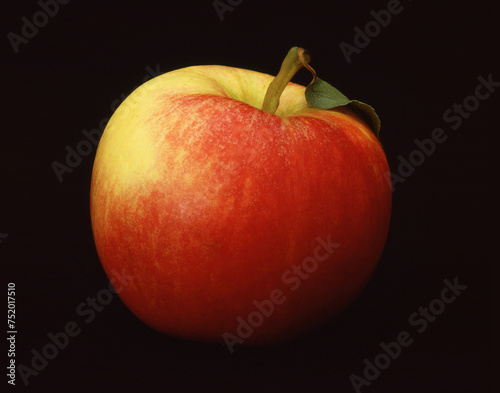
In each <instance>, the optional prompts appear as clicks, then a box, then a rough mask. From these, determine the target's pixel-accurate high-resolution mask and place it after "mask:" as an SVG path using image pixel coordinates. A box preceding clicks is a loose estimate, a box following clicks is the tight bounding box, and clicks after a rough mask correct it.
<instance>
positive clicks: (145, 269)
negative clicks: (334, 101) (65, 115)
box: [91, 66, 392, 344]
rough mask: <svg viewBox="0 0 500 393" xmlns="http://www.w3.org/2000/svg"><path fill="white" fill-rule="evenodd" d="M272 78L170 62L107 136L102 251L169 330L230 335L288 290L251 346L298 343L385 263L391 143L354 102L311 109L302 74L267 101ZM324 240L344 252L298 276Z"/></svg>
mask: <svg viewBox="0 0 500 393" xmlns="http://www.w3.org/2000/svg"><path fill="white" fill-rule="evenodd" d="M272 79H273V77H272V76H270V75H267V74H262V73H258V72H254V71H249V70H244V69H238V68H232V67H224V66H193V67H187V68H183V69H180V70H176V71H172V72H169V73H166V74H163V75H160V76H158V77H156V78H154V79H152V80H150V81H148V82H146V83H145V84H144V85H142V86H140V87H139V88H138V89H136V90H135V91H134V92H133V93H132V94H131V95H130V96H129V97H127V99H126V100H125V101H124V102H123V103H122V104H121V105H120V107H119V108H118V109H117V110H116V112H115V113H114V114H113V116H112V117H111V119H110V121H109V123H108V125H107V127H106V129H105V131H104V133H103V136H102V138H101V141H100V143H99V147H98V150H97V153H96V158H95V163H94V168H93V174H92V184H91V220H92V228H93V234H94V239H95V244H96V248H97V252H98V255H99V258H100V260H101V263H102V265H103V267H104V270H105V271H106V273H107V275H108V277H109V278H110V280H111V282H112V283H113V282H114V280H113V279H116V277H115V275H116V273H117V272H118V273H120V272H121V273H124V274H127V275H129V276H131V277H133V279H131V280H130V282H129V283H128V285H126V286H123V287H122V288H120V291H119V296H120V298H121V299H122V300H123V302H124V303H125V304H126V306H127V307H128V308H129V309H130V310H131V311H132V312H133V313H134V314H135V315H136V316H137V317H138V318H139V319H141V320H142V321H143V322H144V323H146V324H147V325H149V326H151V327H152V328H154V329H156V330H157V331H160V332H163V333H166V334H169V335H173V336H177V337H183V338H187V339H194V340H201V341H210V342H224V340H223V334H224V333H226V332H229V333H231V334H233V335H237V333H236V329H237V327H238V320H237V318H238V317H241V318H242V319H243V320H245V321H246V320H247V317H248V316H249V315H250V313H252V312H253V311H255V310H256V306H255V304H254V302H255V301H258V302H260V301H264V300H266V299H269V298H270V294H271V293H272V292H273V291H275V290H280V291H282V293H283V298H285V299H286V300H285V301H283V302H282V303H281V304H279V305H276V306H275V307H274V312H273V313H272V315H270V316H269V317H265V318H264V319H265V320H264V321H263V323H261V325H260V326H258V327H255V328H254V331H253V333H252V334H251V335H250V336H249V337H246V338H245V339H244V340H242V341H244V344H261V343H270V342H276V341H280V340H283V339H287V338H289V337H293V336H295V335H297V334H300V333H301V332H303V331H304V330H307V329H309V328H311V327H313V326H315V325H317V324H318V323H320V322H321V321H323V320H324V319H326V318H329V317H331V316H333V315H336V314H338V313H339V312H340V311H342V310H343V309H344V308H345V307H346V306H348V305H349V304H350V303H351V302H352V301H353V299H355V298H356V296H357V295H358V294H359V293H360V291H361V290H362V289H363V287H364V286H365V285H366V283H367V282H368V280H369V279H370V277H371V275H372V273H373V271H374V269H375V268H376V265H377V263H378V261H379V259H380V256H381V254H382V251H383V248H384V244H385V241H386V236H387V232H388V228H389V221H390V215H391V199H392V192H391V187H390V182H389V181H388V180H387V179H386V178H385V177H384V174H385V173H389V168H388V164H387V160H386V157H385V154H384V151H383V149H382V146H381V144H380V143H379V141H378V139H377V137H376V136H375V135H374V133H373V132H372V131H371V130H370V128H369V127H368V126H367V125H366V124H365V123H364V122H363V121H362V120H361V119H360V118H359V117H357V116H356V115H355V114H354V113H353V112H351V111H349V110H348V109H345V108H342V109H334V110H320V109H314V108H311V107H309V106H308V104H307V103H306V101H305V97H304V90H305V87H303V86H300V85H297V84H294V83H289V84H288V85H287V87H286V89H285V91H284V92H283V94H282V96H281V100H280V106H279V108H278V110H277V112H276V113H275V114H270V113H268V112H265V111H263V110H261V109H259V108H260V107H261V105H262V99H263V97H264V95H265V92H266V89H267V87H268V85H269V83H270V82H271V80H272ZM318 238H321V239H323V240H325V241H326V240H330V241H331V242H335V243H337V244H339V247H338V248H336V249H335V250H334V251H333V253H331V255H330V256H329V258H328V259H326V260H324V261H321V262H319V263H318V265H317V269H316V270H315V271H313V272H311V273H306V272H304V271H303V270H302V271H300V274H299V271H298V270H296V269H297V266H298V267H300V266H301V264H302V261H303V260H304V259H305V258H308V257H312V256H313V255H314V252H315V249H316V248H317V246H318V240H317V239H318ZM294 267H295V270H293V272H296V273H293V274H290V271H291V269H293V268H294ZM287 271H288V274H286V277H285V276H284V275H285V272H287ZM292 280H293V282H292ZM297 285H298V286H297Z"/></svg>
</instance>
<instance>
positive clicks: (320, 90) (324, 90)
mask: <svg viewBox="0 0 500 393" xmlns="http://www.w3.org/2000/svg"><path fill="white" fill-rule="evenodd" d="M306 101H307V103H308V104H309V105H310V106H312V107H313V108H318V109H332V108H337V107H339V106H347V107H348V108H349V109H351V110H352V111H353V112H355V113H356V114H357V115H358V116H360V117H361V118H362V119H363V120H364V121H365V122H366V124H368V126H370V128H371V129H372V130H373V132H374V134H375V135H376V136H377V138H378V137H379V134H380V119H379V117H378V116H377V113H376V112H375V109H373V107H371V106H370V105H368V104H365V103H364V102H361V101H358V100H350V99H349V98H347V97H346V96H345V95H343V94H342V93H341V92H340V91H338V90H337V89H336V88H335V87H333V86H332V85H330V84H329V83H328V82H325V81H324V80H322V79H320V78H316V81H315V82H314V83H313V84H311V85H309V86H307V88H306Z"/></svg>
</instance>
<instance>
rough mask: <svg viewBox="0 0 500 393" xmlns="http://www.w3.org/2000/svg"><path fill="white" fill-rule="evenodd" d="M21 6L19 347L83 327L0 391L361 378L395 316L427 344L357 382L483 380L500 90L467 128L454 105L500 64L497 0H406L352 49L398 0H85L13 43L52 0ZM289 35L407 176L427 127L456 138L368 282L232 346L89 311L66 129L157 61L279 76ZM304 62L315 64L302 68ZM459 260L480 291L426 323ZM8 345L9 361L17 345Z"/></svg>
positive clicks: (16, 258)
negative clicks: (419, 326)
mask: <svg viewBox="0 0 500 393" xmlns="http://www.w3.org/2000/svg"><path fill="white" fill-rule="evenodd" d="M9 3H11V4H10V6H9V9H8V10H6V9H4V10H3V11H2V24H1V28H2V30H1V35H2V43H1V48H0V51H1V59H2V61H1V67H2V69H1V75H2V86H1V91H2V101H3V102H2V105H1V109H0V113H1V119H2V123H1V124H2V127H1V128H2V129H1V137H0V140H1V142H0V148H1V170H0V171H1V174H0V176H1V199H0V203H1V204H0V211H1V220H0V233H2V234H8V236H5V235H4V236H3V237H2V238H0V241H1V243H0V258H1V266H2V286H3V287H4V288H5V290H6V287H7V285H6V284H7V282H15V283H16V289H17V314H16V316H17V319H16V321H17V329H18V334H17V342H16V361H17V364H18V365H19V364H24V365H26V366H28V367H30V363H31V358H32V356H33V354H32V352H31V351H32V349H37V350H39V351H41V349H42V348H43V347H44V345H46V344H47V343H48V342H49V339H48V337H47V335H48V333H49V332H52V333H56V332H59V331H61V330H63V328H64V326H65V324H66V323H67V322H68V321H75V322H77V323H78V326H79V327H80V328H81V333H80V334H79V335H78V336H77V337H74V338H71V340H70V342H69V345H68V346H67V348H65V349H64V350H61V351H60V353H59V354H58V356H57V357H56V358H55V359H53V360H50V361H49V364H48V366H47V367H46V368H45V369H43V370H42V371H41V372H40V373H39V375H37V376H33V377H31V378H30V379H29V386H28V387H25V386H24V385H23V382H22V379H21V378H20V376H19V375H18V376H17V379H16V384H17V385H16V387H15V388H12V387H11V386H10V385H8V384H7V377H6V376H5V377H3V378H4V380H3V381H1V383H2V384H3V385H4V387H2V391H10V390H13V391H17V390H19V391H24V390H27V391H29V390H30V391H32V392H70V391H71V392H77V391H95V392H100V391H123V392H129V391H130V392H136V391H143V390H144V391H150V392H160V391H161V392H179V393H181V392H202V391H210V392H212V391H213V392H226V391H231V392H354V388H353V386H352V384H351V382H350V380H349V377H350V376H351V374H356V375H358V376H361V377H362V376H363V368H364V363H363V361H364V359H365V358H368V359H369V360H371V361H373V359H374V358H375V356H376V355H377V354H378V353H380V352H381V349H380V347H379V344H380V343H381V342H389V341H393V340H394V339H395V338H396V336H397V335H398V333H400V332H401V331H408V332H410V333H411V336H412V338H413V339H414V342H413V343H412V345H410V346H409V347H407V348H404V349H403V351H402V353H401V355H400V356H399V357H398V358H397V359H396V360H394V361H392V363H391V365H390V366H389V367H388V368H387V369H386V370H383V371H382V372H381V375H380V376H379V377H378V378H377V379H376V380H374V381H373V382H372V383H371V385H370V386H367V387H362V388H361V391H363V392H399V393H403V392H405V393H406V392H423V391H425V392H472V391H474V392H485V391H489V390H488V385H489V378H490V375H491V371H490V361H489V357H490V349H489V346H490V338H491V331H490V299H489V298H490V288H491V286H492V283H493V279H492V278H490V277H492V275H491V272H490V267H491V259H490V252H489V251H491V249H490V248H489V247H490V246H489V245H490V244H491V242H490V240H492V239H493V236H490V235H488V233H490V234H491V232H490V229H489V226H488V223H489V222H491V221H495V219H494V216H493V212H492V211H491V210H490V209H491V205H492V197H491V194H492V186H491V185H492V183H493V181H494V180H496V179H497V175H496V174H494V173H493V168H494V165H496V162H495V159H494V155H493V153H492V152H493V150H489V149H488V147H492V145H493V142H492V139H493V137H494V135H495V134H497V132H498V130H497V128H498V126H497V125H496V124H497V123H496V122H495V121H494V119H493V114H494V109H495V108H496V107H498V104H499V100H498V98H499V97H500V92H499V91H497V92H495V93H493V94H492V95H491V96H490V97H489V98H488V99H486V100H484V101H481V102H480V106H479V108H478V109H477V110H475V111H473V112H472V113H470V117H469V118H468V119H465V120H464V121H463V124H462V125H461V126H460V127H458V128H457V129H456V130H452V128H451V123H446V122H445V121H444V120H443V113H444V112H445V111H446V110H447V109H449V108H452V107H453V104H454V103H462V102H463V100H464V99H465V98H466V97H467V96H469V95H471V94H474V91H475V88H476V86H477V84H478V80H477V78H478V77H479V76H480V75H482V76H484V77H485V78H487V76H488V75H489V74H493V80H498V81H500V69H499V67H498V63H497V64H494V61H495V60H494V59H495V55H496V52H498V42H497V41H498V37H497V36H498V29H497V28H495V27H494V24H495V23H497V21H496V19H495V17H493V15H494V14H495V13H494V12H493V9H492V6H488V5H486V4H487V2H479V1H478V2H474V3H473V2H470V1H457V0H454V1H410V0H402V1H401V4H402V6H403V11H402V12H401V13H400V14H398V15H393V17H392V20H391V22H390V24H389V25H388V26H387V27H385V28H383V29H382V31H381V33H380V34H379V35H378V36H376V37H374V38H372V40H371V42H370V44H369V45H368V46H367V47H366V48H364V49H362V50H361V53H359V54H354V55H353V56H352V62H351V63H350V64H348V63H347V61H346V59H345V57H344V55H343V54H342V51H341V50H340V48H339V44H340V43H341V42H343V41H344V42H346V43H349V44H353V38H354V34H355V32H354V27H356V26H359V27H360V28H363V27H364V26H365V24H366V23H367V22H368V21H370V20H372V16H371V15H370V10H377V11H378V10H381V9H384V8H386V7H387V2H386V1H373V2H363V3H362V2H349V1H347V0H341V1H335V2H320V1H308V2H305V3H304V4H300V2H290V1H273V2H253V1H250V0H244V1H243V2H241V3H240V4H239V5H237V6H236V7H234V10H233V11H231V12H226V13H224V15H223V16H224V20H223V21H221V20H220V19H219V16H218V15H217V12H216V11H215V9H214V6H213V4H212V1H210V0H207V1H199V2H194V1H186V2H180V1H177V2H166V1H165V2H160V1H130V2H111V1H110V2H104V1H85V2H84V1H78V0H73V1H71V2H69V4H67V5H61V6H60V9H59V12H58V14H57V15H55V16H54V17H53V18H50V20H49V21H48V23H47V24H46V26H44V27H41V28H40V29H39V32H38V34H36V36H35V37H33V38H31V39H30V40H29V42H28V43H27V44H21V45H20V46H19V53H18V54H16V53H15V52H14V50H13V48H12V46H11V44H10V43H9V40H8V38H7V34H8V33H9V32H14V33H16V34H21V27H22V24H23V22H22V20H21V18H22V17H23V16H26V17H27V18H28V19H29V20H32V17H33V15H34V14H35V13H36V12H37V11H39V10H40V6H39V5H38V4H37V3H36V2H35V1H18V2H15V3H14V2H9ZM492 3H493V2H490V4H492ZM3 7H5V5H3ZM294 45H299V46H302V47H304V48H306V49H308V50H309V51H310V52H311V54H312V56H313V63H312V65H313V66H314V67H315V69H316V71H317V72H318V75H319V76H320V77H321V78H322V79H324V80H327V81H328V82H330V83H331V84H333V85H335V86H336V87H337V88H339V89H340V90H341V91H342V92H343V93H345V94H346V95H347V96H348V97H350V98H357V99H360V100H362V101H365V102H368V103H370V104H371V105H373V106H374V107H375V108H376V109H377V112H378V114H379V116H380V117H381V119H382V124H383V125H382V132H381V142H382V144H383V146H384V149H385V151H386V155H387V158H388V161H389V164H390V167H391V170H392V172H393V173H398V165H399V160H398V157H399V156H400V155H401V156H402V157H404V158H408V157H409V155H410V153H411V152H412V151H413V150H415V148H416V146H415V144H414V139H415V138H419V139H420V140H421V139H423V138H428V137H430V135H431V133H432V130H433V129H435V128H436V127H441V128H443V130H445V132H446V134H447V135H448V139H447V140H446V141H445V142H444V143H443V144H440V145H438V146H437V147H436V151H435V152H434V153H433V154H432V155H430V156H429V157H427V158H426V160H425V162H424V163H423V164H422V165H420V166H418V167H417V168H416V169H415V171H414V173H413V174H412V175H411V176H409V177H408V178H407V179H406V180H405V181H404V183H397V184H396V186H395V192H394V194H393V216H392V222H391V228H390V233H389V237H388V240H387V245H386V248H385V251H384V254H383V256H382V259H381V261H380V264H379V267H378V269H377V271H376V273H375V275H374V277H373V279H372V280H371V282H370V283H369V285H368V286H367V288H366V289H365V291H364V292H363V293H362V295H361V296H360V297H359V298H358V299H357V300H356V302H355V303H354V304H353V305H352V307H350V308H349V309H348V310H347V311H346V312H344V313H343V314H342V315H341V316H340V317H338V318H337V319H335V320H332V321H330V322H328V323H326V324H324V325H323V326H321V327H320V328H318V329H316V330H314V331H312V332H311V333H309V334H307V335H304V336H302V337H300V338H298V339H296V340H294V341H291V342H288V343H286V344H281V345H277V346H271V347H265V348H238V349H237V350H236V352H235V353H234V354H232V355H231V354H230V353H229V352H228V351H227V349H226V348H225V347H223V346H219V345H209V344H203V343H196V342H186V341H183V340H179V339H174V338H170V337H167V336H164V335H161V334H159V333H156V332H155V331H153V330H152V329H150V328H148V327H147V326H145V325H144V324H142V323H141V322H140V321H139V320H138V319H137V318H135V317H134V316H133V315H132V314H131V313H130V312H129V311H128V309H127V308H126V307H125V306H124V305H123V303H122V302H121V301H120V300H119V299H118V298H117V297H116V298H114V299H113V301H112V302H111V303H110V304H109V305H107V306H106V307H105V308H104V310H103V311H102V312H100V313H98V314H97V315H96V318H95V319H94V320H93V321H92V322H90V323H88V324H86V323H85V322H84V321H83V318H82V317H80V316H78V315H77V314H76V308H77V306H78V305H79V304H80V303H81V302H84V301H85V300H86V298H87V297H89V296H91V297H93V296H95V295H96V294H97V292H98V291H99V290H101V289H102V288H105V287H106V286H107V284H108V281H107V278H106V275H105V274H104V271H103V269H102V268H101V265H100V262H99V259H98V257H97V254H96V251H95V247H94V243H93V238H92V232H91V226H90V217H89V186H90V178H91V170H92V164H93V158H94V154H95V150H94V151H93V152H92V154H91V155H89V156H87V157H84V158H83V160H82V163H81V164H80V165H78V166H77V167H76V168H75V169H74V171H73V172H72V173H66V174H64V175H63V182H59V181H58V179H57V177H56V175H55V174H54V171H53V169H52V167H51V164H52V163H53V162H54V161H59V162H61V163H64V160H65V156H66V151H65V146H66V145H69V146H71V147H73V148H74V147H76V145H77V144H78V143H79V142H80V141H81V140H82V139H84V137H83V135H82V130H83V129H87V130H90V129H93V128H96V127H98V125H99V123H100V122H101V120H102V119H105V118H109V116H110V115H111V114H112V109H111V103H112V102H113V101H114V100H116V99H117V98H120V96H122V95H123V94H125V95H128V94H129V93H130V92H131V91H132V90H133V89H134V88H135V87H137V86H138V85H140V84H141V83H142V80H143V78H144V77H145V76H146V75H147V71H146V67H148V66H149V67H151V68H152V69H155V68H156V67H157V65H159V68H160V70H161V72H162V73H163V72H167V71H171V70H174V69H177V68H180V67H184V66H189V65H197V64H223V65H229V66H234V67H240V68H248V69H252V70H256V71H261V72H266V73H269V74H276V73H277V71H278V69H279V65H280V63H281V61H282V59H283V57H284V56H285V54H286V52H287V51H288V49H289V48H290V47H292V46H294ZM309 79H310V75H309V74H308V73H307V72H306V71H302V72H301V73H300V74H299V75H297V77H296V79H294V81H297V82H298V83H302V84H307V83H308V82H309ZM499 90H500V89H499ZM455 277H458V282H459V283H460V284H463V285H467V287H468V288H467V289H466V290H465V291H464V292H463V293H462V295H461V296H460V297H459V298H457V300H456V301H455V302H454V303H452V304H449V305H447V307H446V309H445V311H444V312H443V313H442V314H441V315H439V316H438V317H437V318H436V320H435V321H434V322H433V323H430V324H429V326H428V328H427V329H426V330H425V331H424V332H422V333H418V332H417V331H416V328H415V327H413V326H411V325H410V324H409V316H410V315H411V314H412V313H413V312H415V311H418V308H419V307H420V306H427V305H428V304H429V302H431V301H432V300H433V299H435V298H438V297H439V296H440V293H441V290H442V289H443V288H444V284H443V280H445V279H449V280H450V281H453V279H454V278H455ZM4 304H5V303H4ZM4 310H6V308H4ZM5 322H6V319H5ZM3 326H4V327H3V328H2V330H5V331H6V330H7V328H6V326H5V325H3ZM5 335H6V333H5ZM5 348H6V347H5ZM2 359H4V360H2V364H3V366H2V367H6V366H7V362H8V358H7V352H5V353H3V354H2ZM4 370H5V368H4Z"/></svg>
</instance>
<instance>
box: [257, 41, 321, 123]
mask: <svg viewBox="0 0 500 393" xmlns="http://www.w3.org/2000/svg"><path fill="white" fill-rule="evenodd" d="M310 61H311V56H310V55H309V53H308V52H307V51H306V50H305V49H303V48H299V47H298V46H294V47H293V48H292V49H290V50H289V51H288V54H287V55H286V57H285V59H284V60H283V63H282V64H281V68H280V71H279V72H278V75H276V77H275V78H274V79H273V80H272V82H271V83H270V84H269V86H268V88H267V91H266V95H265V97H264V101H263V103H262V110H264V111H266V112H269V113H272V114H274V113H275V112H276V110H277V109H278V106H279V103H280V97H281V94H282V93H283V90H285V87H286V86H287V85H288V82H290V81H291V80H292V78H293V77H294V76H295V74H296V73H297V72H298V71H299V70H300V69H301V68H303V67H305V68H307V69H308V70H309V71H310V72H311V73H312V74H313V81H312V82H311V83H313V82H314V81H315V80H316V71H314V69H313V68H312V67H311V66H310V65H309V62H310Z"/></svg>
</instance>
